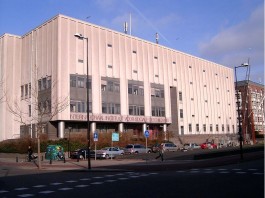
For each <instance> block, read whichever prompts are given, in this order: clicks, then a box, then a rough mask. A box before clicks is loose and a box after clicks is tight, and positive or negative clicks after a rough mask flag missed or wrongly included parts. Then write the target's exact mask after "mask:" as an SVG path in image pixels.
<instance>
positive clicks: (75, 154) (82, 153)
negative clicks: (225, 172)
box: [70, 148, 88, 159]
mask: <svg viewBox="0 0 265 198" xmlns="http://www.w3.org/2000/svg"><path fill="white" fill-rule="evenodd" d="M87 157H88V151H87V149H85V148H82V149H77V150H75V151H71V152H70V158H72V159H86V158H87Z"/></svg>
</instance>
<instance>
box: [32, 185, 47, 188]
mask: <svg viewBox="0 0 265 198" xmlns="http://www.w3.org/2000/svg"><path fill="white" fill-rule="evenodd" d="M45 186H46V185H37V186H32V187H34V188H43V187H45Z"/></svg>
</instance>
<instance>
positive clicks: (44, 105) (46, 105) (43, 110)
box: [29, 100, 51, 116]
mask: <svg viewBox="0 0 265 198" xmlns="http://www.w3.org/2000/svg"><path fill="white" fill-rule="evenodd" d="M30 108H31V106H30ZM29 110H30V113H29V115H30V116H31V109H29ZM38 112H39V114H47V113H51V101H50V100H46V101H43V102H39V103H38Z"/></svg>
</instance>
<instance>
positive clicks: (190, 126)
mask: <svg viewBox="0 0 265 198" xmlns="http://www.w3.org/2000/svg"><path fill="white" fill-rule="evenodd" d="M189 132H190V133H191V132H192V125H191V124H189Z"/></svg>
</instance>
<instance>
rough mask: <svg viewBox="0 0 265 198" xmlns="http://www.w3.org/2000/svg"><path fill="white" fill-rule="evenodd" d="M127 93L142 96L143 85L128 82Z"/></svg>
mask: <svg viewBox="0 0 265 198" xmlns="http://www.w3.org/2000/svg"><path fill="white" fill-rule="evenodd" d="M128 94H133V95H140V96H144V87H143V86H139V85H133V84H128Z"/></svg>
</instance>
